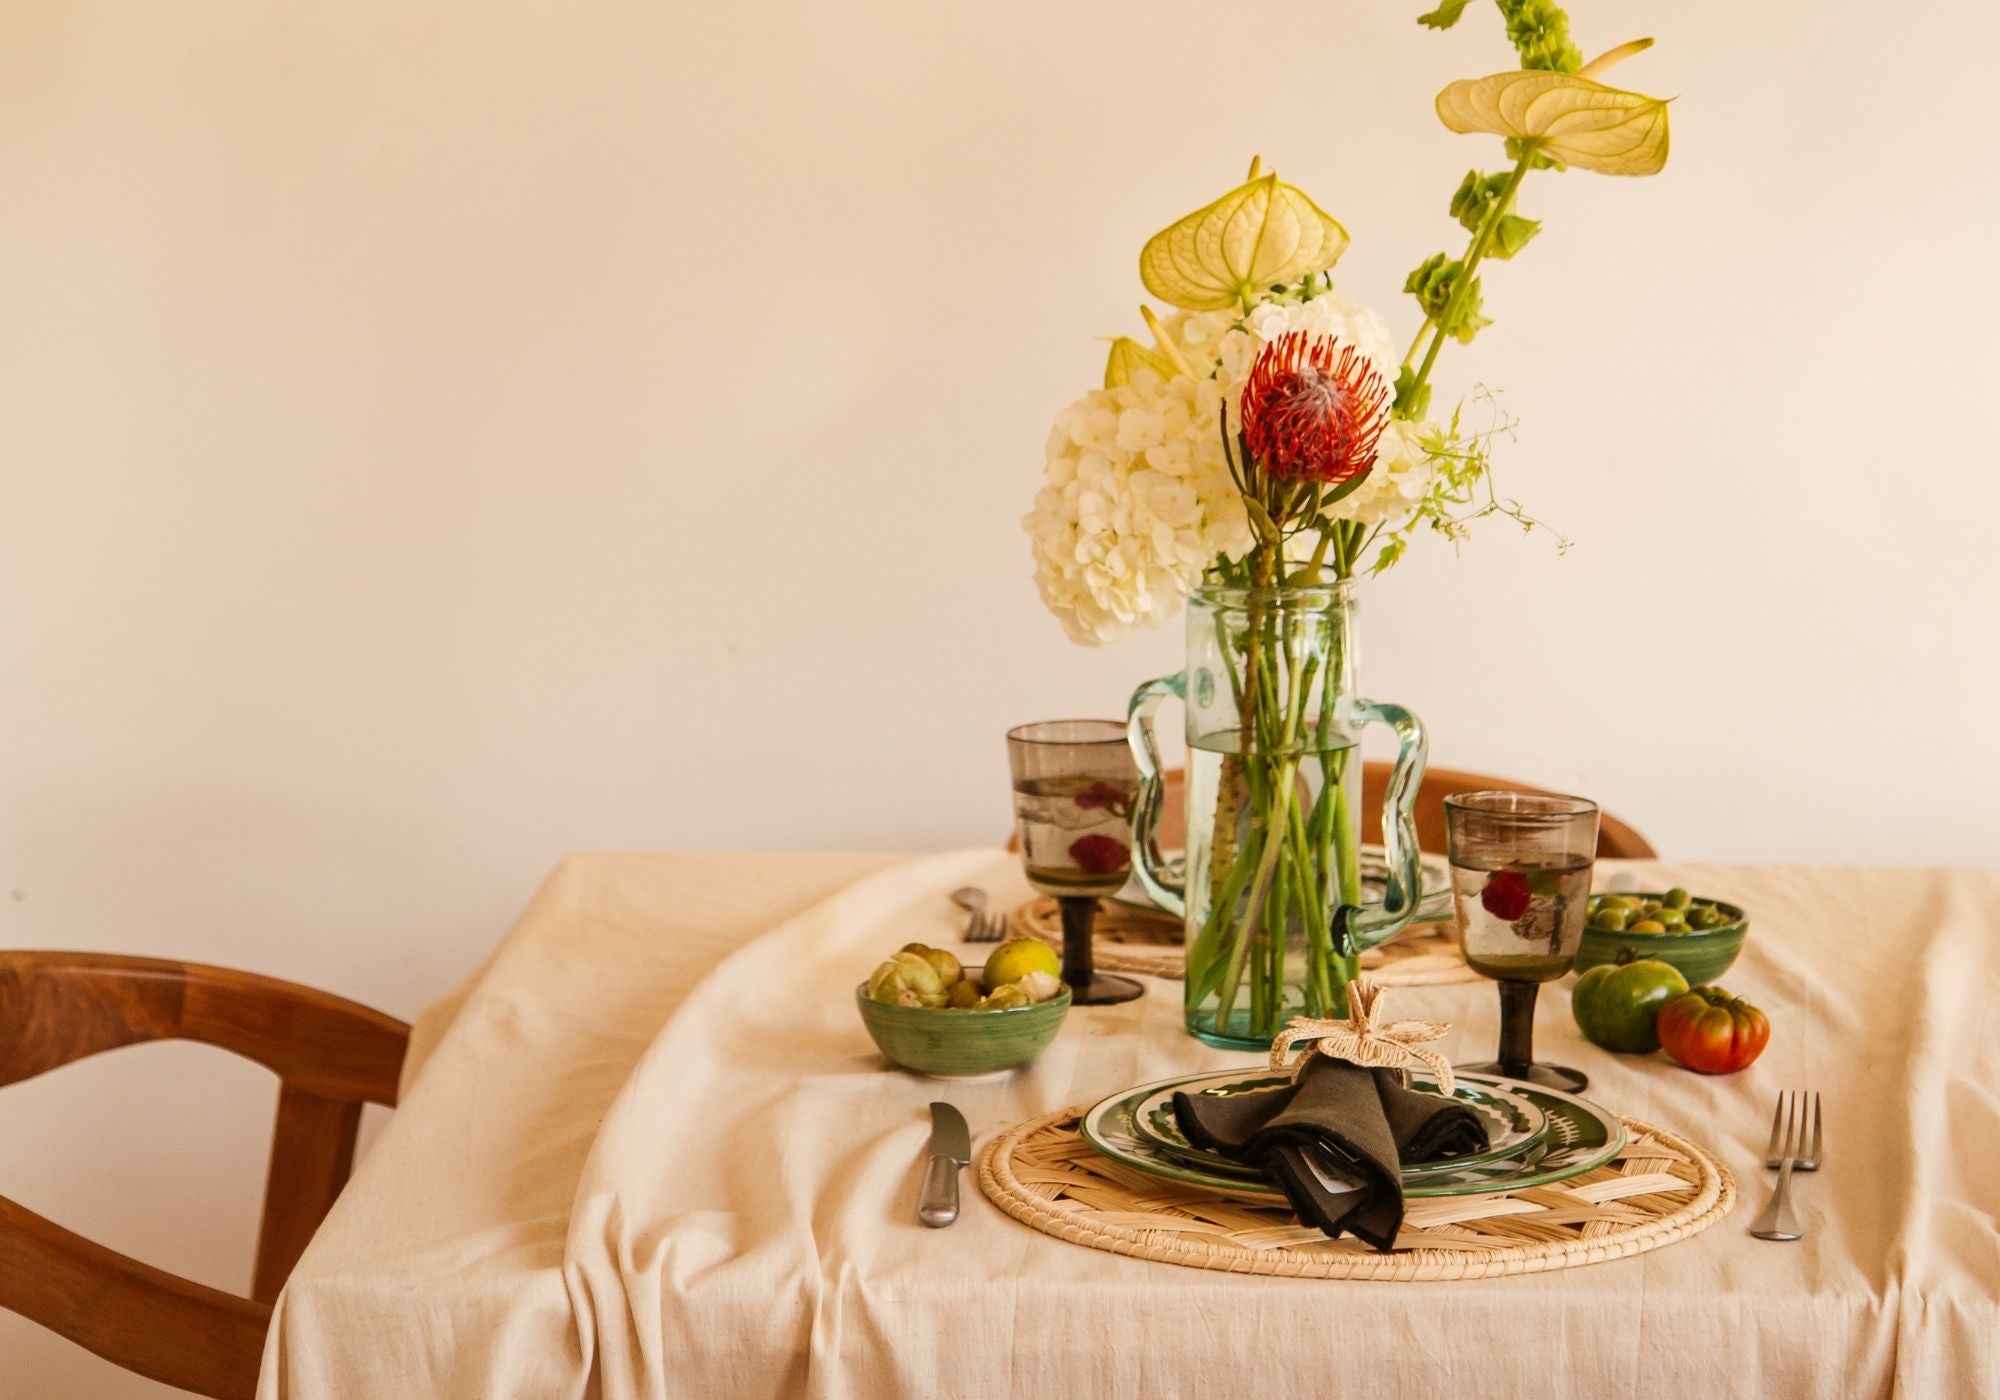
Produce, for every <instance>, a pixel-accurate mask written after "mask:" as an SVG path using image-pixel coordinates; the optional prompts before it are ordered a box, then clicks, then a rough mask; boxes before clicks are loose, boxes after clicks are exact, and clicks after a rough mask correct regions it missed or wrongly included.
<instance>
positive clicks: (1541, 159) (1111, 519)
mask: <svg viewBox="0 0 2000 1400" xmlns="http://www.w3.org/2000/svg"><path fill="white" fill-rule="evenodd" d="M1468 3H1469V0H1445V3H1444V4H1442V5H1441V6H1440V7H1439V8H1438V9H1436V10H1433V11H1431V12H1430V13H1428V14H1425V15H1423V16H1421V17H1420V22H1421V23H1423V24H1425V25H1427V26H1430V27H1433V28H1438V29H1447V28H1450V27H1451V26H1452V25H1454V24H1456V23H1457V22H1458V20H1459V18H1460V16H1461V15H1462V14H1463V12H1464V10H1465V9H1466V6H1467V4H1468ZM1497 3H1498V6H1499V9H1500V12H1501V14H1502V16H1503V17H1504V19H1505V20H1506V24H1507V33H1508V37H1509V38H1510V39H1511V40H1512V42H1513V44H1514V47H1515V49H1516V51H1517V52H1518V54H1519V56H1520V59H1521V67H1520V68H1519V69H1518V70H1514V71H1511V72H1504V73H1497V74H1494V75H1492V76H1490V77H1485V78H1479V79H1470V80H1461V81H1459V82H1455V83H1453V84H1451V85H1450V86H1449V87H1447V88H1446V89H1445V90H1444V91H1443V92H1441V93H1439V94H1438V97H1437V103H1436V106H1437V112H1438V116H1439V118H1440V119H1441V120H1442V121H1443V122H1444V124H1445V125H1446V126H1447V127H1449V128H1450V129H1451V130H1453V131H1458V132H1468V133H1469V132H1482V133H1488V134H1491V135H1496V136H1500V137H1502V138H1504V140H1505V144H1506V153H1507V155H1508V158H1509V160H1510V161H1511V167H1510V168H1509V169H1507V170H1504V171H1500V172H1496V173H1486V172H1482V171H1478V170H1473V171H1469V172H1467V174H1466V175H1465V177H1464V178H1463V179H1462V180H1461V181H1460V182H1459V185H1458V188H1457V189H1456V190H1455V191H1454V193H1453V194H1452V197H1451V201H1450V211H1451V214H1452V217H1453V218H1454V219H1455V220H1456V221H1457V222H1458V224H1459V225H1460V227H1461V228H1462V229H1464V230H1465V231H1466V233H1467V236H1468V240H1469V241H1468V244H1467V246H1466V249H1465V251H1464V252H1463V253H1461V254H1460V255H1458V256H1457V257H1452V256H1450V255H1449V254H1447V253H1442V252H1440V253H1436V254H1433V255H1432V256H1430V257H1429V258H1427V259H1425V260H1424V262H1423V263H1421V264H1420V265H1419V266H1418V267H1417V268H1416V269H1415V270H1414V271H1413V272H1411V273H1410V275H1409V278H1408V280H1407V281H1406V283H1405V286H1404V290H1405V291H1407V292H1409V293H1410V295H1411V296H1412V297H1413V298H1414V299H1415V301H1416V303H1417V309H1418V310H1419V311H1420V312H1421V313H1422V322H1421V324H1420V325H1419V327H1418V329H1417V333H1416V335H1415V337H1414V338H1413V339H1412V340H1411V341H1410V342H1409V347H1408V349H1407V350H1406V351H1405V352H1404V353H1403V354H1401V355H1400V356H1399V355H1398V354H1397V353H1396V350H1395V347H1394V344H1393V342H1392V340H1391V338H1390V333H1389V328H1388V325H1387V324H1386V323H1385V322H1384V320H1383V319H1382V318H1381V317H1380V316H1379V315H1377V314H1376V313H1375V312H1373V311H1370V310H1368V309H1366V308H1364V307H1361V306H1358V305H1356V304H1355V303H1354V302H1352V301H1350V300H1348V299H1347V298H1346V297H1345V296H1343V295H1342V294H1341V293H1340V292H1339V291H1338V290H1337V289H1336V287H1335V285H1334V280H1333V274H1332V269H1333V266H1334V264H1335V263H1336V262H1337V261H1338V260H1339V258H1340V255H1341V253H1342V252H1343V251H1344V250H1345V249H1346V246H1347V242H1348V238H1347V231H1346V229H1345V228H1343V227H1342V226H1341V224H1340V223H1339V221H1338V220H1336V219H1335V218H1333V216H1331V215H1330V214H1328V213H1327V212H1326V211H1325V210H1323V209H1321V208H1320V207H1319V205H1317V204H1316V203H1314V202H1313V200H1312V199H1311V198H1310V197H1309V196H1307V195H1306V194H1305V193H1304V192H1303V191H1301V190H1299V189H1297V188H1296V187H1294V186H1292V185H1288V184H1285V183H1283V182H1281V181H1280V180H1279V179H1278V177H1277V175H1276V173H1275V172H1265V171H1264V170H1263V169H1262V163H1261V161H1252V162H1251V166H1250V175H1249V178H1248V179H1247V180H1246V181H1245V182H1244V183H1243V184H1242V185H1240V186H1238V187H1237V188H1236V189H1233V190H1231V191H1230V192H1229V193H1227V194H1225V195H1223V196H1222V197H1221V198H1220V199H1217V200H1215V201H1214V202H1213V203H1211V204H1209V205H1207V206H1205V207H1203V208H1201V209H1198V210H1196V211H1195V212H1194V213H1192V214H1189V215H1188V216H1187V217H1186V218H1183V219H1181V220H1179V221H1177V222H1175V223H1174V224H1172V225H1170V226H1168V227H1167V228H1165V229H1163V230H1161V231H1160V232H1159V233H1157V234H1155V235H1154V236H1153V237H1152V238H1151V239H1150V240H1149V241H1148V242H1147V243H1146V246H1145V249H1144V251H1143V252H1141V254H1140V258H1139V273H1140V278H1141V280H1142V281H1143V283H1144V284H1145V287H1146V290H1147V291H1148V292H1150V293H1151V294H1152V295H1153V296H1155V297H1157V298H1158V299H1159V300H1161V301H1162V302H1165V303H1166V304H1167V305H1168V307H1170V308H1171V309H1170V310H1169V311H1167V312H1166V313H1165V314H1164V315H1158V314H1155V313H1154V312H1153V311H1152V310H1151V309H1150V308H1147V307H1142V308H1141V313H1140V314H1141V315H1142V316H1143V317H1144V319H1145V322H1146V326H1147V329H1148V332H1149V334H1150V338H1151V341H1152V344H1151V345H1146V344H1142V343H1141V342H1140V341H1138V340H1135V339H1132V338H1130V337H1123V336H1121V337H1119V338H1118V339H1116V340H1114V341H1113V342H1112V345H1111V351H1110V355H1109V358H1108V359H1107V362H1106V364H1105V369H1104V385H1103V387H1102V388H1100V389H1094V390H1092V391H1090V392H1089V393H1087V394H1085V395H1084V396H1083V397H1082V398H1080V399H1078V400H1077V401H1076V402H1075V403H1073V404H1071V405H1070V406H1069V407H1068V408H1065V409H1064V410H1063V411H1062V412H1061V413H1060V414H1058V415H1057V417H1056V422H1055V426H1054V428H1053V429H1052V430H1051V432H1050V434H1049V439H1048V445H1047V449H1046V462H1045V477H1046V479H1045V481H1044V484H1043V486H1042V488H1041V490H1040V491H1039V492H1038V493H1037V494H1036V497H1035V502H1034V508H1033V509H1032V510H1031V511H1030V512H1029V513H1028V515H1027V516H1026V517H1025V519H1024V520H1023V524H1024V525H1025V526H1026V528H1027V530H1028V533H1029V534H1030V535H1031V536H1032V537H1033V540H1034V554H1035V577H1036V582H1037V584H1038V586H1039V587H1040V590H1041V594H1042V599H1043V601H1044V602H1045V603H1046V604H1047V605H1048V607H1049V608H1050V610H1051V611H1052V612H1054V613H1055V615H1056V617H1057V618H1058V619H1059V620H1060V621H1061V622H1062V624H1063V627H1064V629H1065V630H1066V631H1067V632H1068V634H1069V636H1070V637H1071V639H1072V640H1074V641H1077V642H1081V643H1084V644H1087V645H1099V644H1102V643H1105V642H1109V641H1113V640H1116V639H1117V638H1119V637H1122V636H1124V635H1126V634H1127V633H1129V632H1131V631H1133V630H1135V629H1138V628H1141V627H1148V626H1153V625H1156V624H1158V623H1159V622H1162V621H1164V620H1166V619H1168V618H1170V617H1172V616H1174V615H1175V614H1176V613H1178V612H1179V610H1180V607H1181V604H1182V602H1183V601H1184V600H1185V598H1186V597H1187V596H1188V594H1189V593H1190V592H1192V591H1193V589H1194V588H1195V587H1197V586H1198V585H1199V584H1201V583H1202V582H1204V581H1229V582H1238V583H1243V584H1254V583H1256V582H1258V581H1264V582H1272V581H1282V580H1292V581H1299V582H1311V581H1315V580H1317V579H1319V578H1320V577H1322V576H1323V575H1324V574H1328V573H1330V574H1331V575H1332V576H1334V577H1337V578H1348V577H1351V576H1353V575H1354V574H1355V572H1356V571H1357V570H1358V569H1363V568H1365V569H1366V570H1367V571H1368V572H1372V573H1379V572H1381V571H1382V570H1384V569H1387V568H1389V567H1391V566H1392V565H1394V564H1395V563H1397V562H1398V561H1399V560H1400V559H1401V558H1402V557H1403V555H1404V552H1405V550H1406V549H1407V548H1408V545H1409V543H1410V541H1411V539H1412V538H1414V537H1415V536H1416V535H1418V534H1419V533H1421V532H1425V531H1429V532H1433V533H1437V534H1440V535H1443V536H1445V537H1447V538H1450V539H1454V540H1455V539H1458V538H1461V537H1462V536H1463V535H1464V533H1465V531H1466V529H1467V527H1468V526H1469V525H1470V524H1471V522H1472V521H1474V520H1476V519H1479V518H1481V517H1484V516H1489V515H1496V514H1497V515H1504V516H1507V517H1510V518H1512V519H1514V520H1515V521H1517V522H1518V523H1520V524H1522V525H1524V526H1527V527H1529V528H1532V527H1533V525H1534V523H1535V522H1534V521H1533V520H1532V519H1530V518H1529V517H1528V516H1527V515H1526V514H1525V513H1523V512H1522V510H1521V509H1520V507H1519V506H1518V505H1516V504H1514V503H1513V502H1511V501H1503V500H1501V499H1500V498H1499V497H1498V496H1497V495H1496V494H1495V493H1494V491H1493V488H1492V478H1491V471H1490V464H1491V462H1490V459H1491V454H1490V444H1491V440H1492V438H1493V436H1494V433H1495V431H1496V430H1495V429H1493V428H1488V429H1485V430H1480V431H1475V430H1473V429H1471V428H1469V427H1467V426H1466V417H1467V415H1466V414H1465V413H1464V412H1463V409H1462V407H1461V410H1460V411H1455V412H1453V413H1452V414H1451V415H1449V417H1448V418H1447V419H1446V421H1444V422H1442V423H1439V422H1436V421H1433V420H1432V419H1430V418H1429V417H1428V416H1427V414H1428V411H1429V405H1430V397H1431V390H1430V379H1431V373H1432V370H1433V368H1434V366H1435V365H1436V363H1437V360H1438V356H1439V353H1440V352H1441V351H1442V349H1443V347H1444V344H1445V342H1446V341H1448V340H1450V341H1457V342H1459V343H1460V344H1469V343H1470V342H1471V341H1472V339H1473V338H1474V337H1475V336H1476V335H1477V334H1478V333H1479V331H1480V330H1481V329H1482V328H1483V327H1485V326H1486V325H1488V324H1490V323H1489V321H1488V320H1487V318H1486V317H1485V316H1484V315H1483V314H1482V311H1481V294H1480V276H1479V274H1480V268H1481V265H1482V264H1483V263H1484V262H1486V261H1487V260H1488V259H1495V260H1507V259H1511V258H1513V257H1514V256H1515V255H1517V254H1518V253H1520V252H1521V250H1522V249H1524V248H1526V247H1527V246H1528V244H1529V243H1530V242H1531V241H1532V240H1533V239H1534V238H1535V236H1536V235H1537V234H1538V233H1539V232H1540V231H1541V224H1540V222H1539V221H1538V220H1535V219H1530V218H1527V217H1524V216H1523V215H1522V214H1520V213H1519V212H1518V211H1517V208H1516V198H1517V196H1518V194H1519V192H1520V189H1521V186H1522V183H1523V181H1524V180H1525V179H1526V177H1527V176H1528V175H1529V174H1531V173H1533V172H1535V171H1539V170H1551V169H1556V170H1559V169H1562V168H1565V167H1570V166H1574V167H1576V168H1578V169H1584V170H1595V171H1599V172H1601V173H1605V174H1614V175H1650V174H1653V173H1655V172H1657V171H1658V170H1660V169H1661V168H1662V166H1664V165H1665V163H1666V158H1667V145H1668V128H1667V104H1666V103H1665V102H1664V101H1662V100H1660V99H1658V98H1653V97H1647V96H1644V95H1642V94H1639V93H1636V92H1628V91H1625V90H1622V89H1619V88H1614V87H1610V86H1608V85H1607V84H1605V83H1603V82H1602V81H1600V79H1601V77H1602V75H1603V74H1604V73H1605V72H1606V70H1608V69H1609V68H1610V67H1611V66H1612V65H1614V64H1616V63H1618V62H1621V61H1622V60H1624V59H1626V58H1629V57H1631V56H1632V55H1633V54H1636V53H1639V52H1641V51H1642V50H1644V49H1646V48H1647V47H1649V46H1650V45H1651V43H1652V41H1651V40H1650V39H1640V40H1636V41H1634V42H1632V43H1629V44H1624V45H1621V46H1619V47H1618V48H1615V49H1612V50H1611V51H1610V52H1608V53H1606V54H1604V55H1602V56H1601V57H1599V58H1597V59H1595V60H1594V61H1592V62H1590V63H1588V64H1586V63H1584V62H1583V61H1582V57H1581V55H1580V54H1579V52H1578V50H1577V48H1576V46H1575V45H1574V44H1573V43H1572V42H1571V40H1570V37H1569V18H1568V16H1567V14H1566V13H1565V12H1564V11H1563V10H1562V9H1561V8H1560V7H1559V6H1557V5H1556V4H1554V3H1552V0H1497ZM1288 337H1297V339H1296V340H1292V341H1288V339H1287V338H1288ZM1281 342H1285V343H1287V344H1288V345H1290V346H1291V347H1292V348H1288V349H1285V350H1284V351H1282V352H1280V351H1278V350H1277V349H1276V347H1277V346H1279V344H1280V343H1281ZM1300 347H1303V348H1300ZM1267 354H1269V355H1270V356H1271V359H1270V361H1269V363H1266V358H1265V357H1266V355H1267ZM1281 361H1285V362H1287V363H1289V364H1290V368H1289V369H1281V368H1280V362H1281ZM1337 366H1344V368H1340V369H1339V371H1338V374H1336V367H1337ZM1259 374H1262V376H1263V378H1264V379H1265V380H1266V381H1271V380H1274V379H1276V378H1277V377H1279V376H1281V375H1283V376H1286V377H1287V379H1288V382H1289V383H1290V384H1291V385H1292V388H1291V389H1289V390H1287V391H1286V393H1287V394H1289V395H1290V396H1291V397H1292V398H1293V399H1297V400H1298V402H1299V404H1301V405H1302V404H1303V403H1304V400H1303V399H1299V395H1301V394H1306V393H1307V392H1308V389H1309V388H1310V393H1311V394H1317V395H1319V396H1320V397H1319V402H1320V404H1321V406H1322V409H1323V410H1324V412H1323V413H1322V414H1321V416H1320V418H1319V419H1314V418H1313V416H1312V415H1310V414H1307V413H1304V412H1302V411H1293V412H1291V413H1289V414H1287V415H1285V416H1283V417H1282V418H1280V419H1276V420H1273V421H1271V422H1269V423H1266V424H1262V425H1261V426H1260V424H1259V422H1258V420H1256V419H1254V418H1253V417H1252V416H1251V415H1250V410H1251V409H1252V408H1253V407H1255V406H1256V404H1260V403H1263V402H1265V400H1264V399H1259V400H1257V401H1255V402H1254V403H1253V402H1248V401H1246V391H1247V390H1248V389H1249V387H1250V386H1251V385H1252V383H1253V382H1254V381H1256V380H1257V378H1258V376H1259ZM1315 386H1316V387H1315ZM1267 394H1268V389H1267ZM1356 394H1359V395H1365V396H1367V397H1368V399H1369V401H1370V402H1373V400H1374V399H1375V398H1376V397H1380V398H1382V399H1383V400H1384V401H1385V404H1386V408H1387V412H1386V414H1385V415H1384V417H1385V421H1383V422H1382V423H1381V424H1380V426H1379V430H1378V431H1371V432H1370V433H1367V434H1362V435H1358V436H1354V437H1353V438H1352V439H1351V441H1349V442H1348V444H1347V448H1346V450H1345V452H1344V454H1343V456H1342V458H1341V462H1340V467H1341V471H1340V475H1339V477H1338V479H1337V480H1335V479H1326V478H1325V477H1323V476H1321V477H1313V476H1301V475H1297V474H1294V473H1293V471H1292V467H1293V465H1294V463H1295V459H1294V457H1293V456H1291V455H1290V454H1291V452H1292V450H1293V449H1292V447H1291V445H1290V444H1291V443H1292V442H1293V439H1294V437H1295V435H1297V434H1304V435H1305V436H1304V437H1300V438H1298V441H1299V443H1300V450H1305V447H1304V444H1305V441H1306V439H1307V438H1310V437H1313V436H1314V435H1315V434H1322V433H1324V431H1326V430H1327V428H1328V425H1329V424H1331V423H1332V422H1333V421H1335V420H1336V419H1338V420H1341V421H1343V422H1344V421H1346V420H1347V419H1348V418H1351V417H1352V416H1353V415H1352V413H1351V412H1350V410H1349V409H1348V408H1346V407H1344V405H1345V404H1346V402H1347V399H1348V397H1349V396H1350V395H1356ZM1367 426H1369V427H1370V428H1371V429H1373V428H1374V424H1373V423H1372V421H1371V422H1370V423H1369V424H1368V425H1367ZM1253 430H1254V431H1256V432H1257V433H1258V434H1259V436H1257V437H1256V439H1255V440H1254V441H1252V440H1250V434H1251V432H1252V431H1253ZM1371 553H1372V558H1371Z"/></svg>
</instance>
